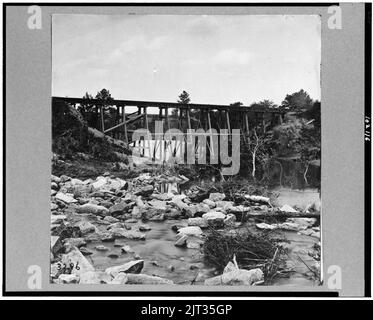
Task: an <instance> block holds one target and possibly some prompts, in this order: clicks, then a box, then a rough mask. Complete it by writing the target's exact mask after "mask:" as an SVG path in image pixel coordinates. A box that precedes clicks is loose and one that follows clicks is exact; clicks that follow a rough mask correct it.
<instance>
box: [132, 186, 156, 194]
mask: <svg viewBox="0 0 373 320" xmlns="http://www.w3.org/2000/svg"><path fill="white" fill-rule="evenodd" d="M153 190H154V187H153V186H151V185H148V186H145V187H142V188H141V189H140V190H138V191H136V192H135V193H134V195H136V196H144V197H146V196H150V195H151V194H152V193H153Z"/></svg>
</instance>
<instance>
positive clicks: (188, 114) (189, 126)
mask: <svg viewBox="0 0 373 320" xmlns="http://www.w3.org/2000/svg"><path fill="white" fill-rule="evenodd" d="M186 112H187V120H188V129H192V125H191V122H190V112H189V109H187V110H186Z"/></svg>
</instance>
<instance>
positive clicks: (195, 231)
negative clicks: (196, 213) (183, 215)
mask: <svg viewBox="0 0 373 320" xmlns="http://www.w3.org/2000/svg"><path fill="white" fill-rule="evenodd" d="M178 232H179V234H180V235H186V236H197V237H198V236H201V235H202V230H201V228H200V227H184V228H180V229H179V230H178Z"/></svg>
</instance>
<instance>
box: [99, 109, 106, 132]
mask: <svg viewBox="0 0 373 320" xmlns="http://www.w3.org/2000/svg"><path fill="white" fill-rule="evenodd" d="M100 116H101V131H102V132H105V121H104V106H101V107H100Z"/></svg>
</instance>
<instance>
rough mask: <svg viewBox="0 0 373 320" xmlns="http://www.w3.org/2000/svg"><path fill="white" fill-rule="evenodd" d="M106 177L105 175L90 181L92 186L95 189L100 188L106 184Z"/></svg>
mask: <svg viewBox="0 0 373 320" xmlns="http://www.w3.org/2000/svg"><path fill="white" fill-rule="evenodd" d="M106 183H107V179H106V178H105V177H97V179H96V182H94V183H92V187H93V188H95V189H100V188H102V187H103V186H104V185H106Z"/></svg>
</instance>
